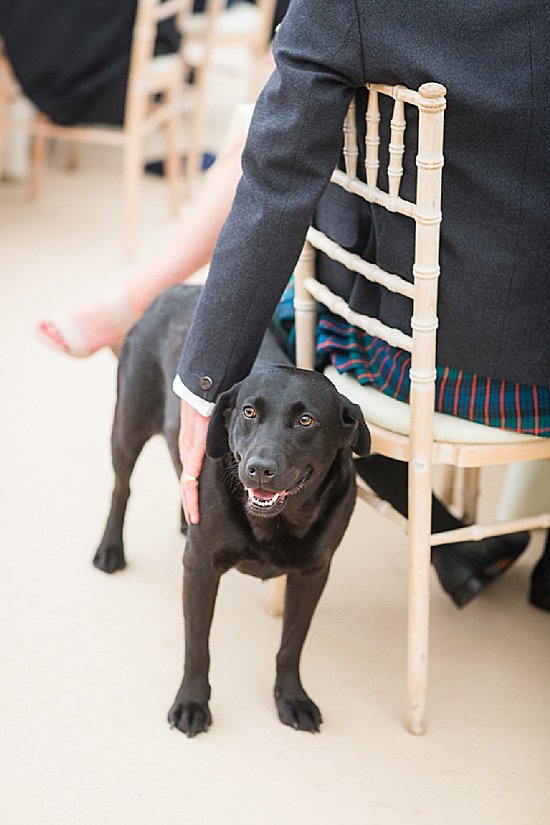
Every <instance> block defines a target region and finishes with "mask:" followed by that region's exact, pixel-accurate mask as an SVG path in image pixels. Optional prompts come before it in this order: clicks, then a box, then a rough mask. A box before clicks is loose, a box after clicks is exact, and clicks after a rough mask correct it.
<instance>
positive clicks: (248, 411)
mask: <svg viewBox="0 0 550 825" xmlns="http://www.w3.org/2000/svg"><path fill="white" fill-rule="evenodd" d="M243 414H244V417H245V418H256V410H255V409H254V407H243Z"/></svg>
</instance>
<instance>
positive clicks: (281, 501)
mask: <svg viewBox="0 0 550 825" xmlns="http://www.w3.org/2000/svg"><path fill="white" fill-rule="evenodd" d="M343 449H349V450H353V452H355V453H357V455H360V456H365V455H368V453H369V451H370V435H369V431H368V429H367V425H366V424H365V421H364V419H363V414H362V413H361V410H360V408H359V407H358V406H357V404H352V403H351V401H349V400H348V399H347V398H345V397H344V396H343V395H340V393H339V392H338V391H337V390H336V388H335V387H334V385H333V384H332V383H331V382H330V381H329V380H328V378H325V376H324V375H321V374H320V373H317V372H311V371H309V370H299V369H295V368H293V367H267V368H266V369H262V370H258V371H257V372H253V373H252V374H251V375H250V376H249V377H248V378H246V379H245V380H244V381H241V383H240V384H236V385H235V386H234V387H233V388H232V389H230V390H228V391H227V392H225V393H223V394H222V395H220V397H219V399H218V402H217V404H216V406H215V409H214V413H213V415H212V418H211V420H210V425H209V427H208V434H207V439H206V453H207V455H208V456H209V457H210V458H222V457H223V456H224V455H226V454H227V453H228V452H229V451H231V452H232V453H233V456H234V458H235V460H236V462H237V464H238V474H239V479H240V481H241V482H242V484H243V485H244V487H245V488H246V489H247V490H248V505H247V506H248V508H249V509H250V511H251V512H253V513H254V514H255V515H259V516H264V517H267V516H274V515H278V514H279V513H280V512H281V511H282V510H283V509H284V507H285V505H286V503H287V499H288V497H289V496H292V495H295V494H296V493H299V492H300V491H301V490H302V489H304V488H305V487H306V486H307V485H311V486H313V485H316V483H318V482H319V479H321V478H323V477H324V476H325V475H326V473H327V472H328V469H329V468H330V466H331V465H332V463H333V461H334V459H335V458H336V455H337V454H338V452H339V451H340V450H343Z"/></svg>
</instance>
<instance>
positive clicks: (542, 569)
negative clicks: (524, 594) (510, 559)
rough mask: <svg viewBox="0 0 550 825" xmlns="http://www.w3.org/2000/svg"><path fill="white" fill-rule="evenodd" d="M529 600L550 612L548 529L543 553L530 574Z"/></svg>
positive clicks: (549, 537)
mask: <svg viewBox="0 0 550 825" xmlns="http://www.w3.org/2000/svg"><path fill="white" fill-rule="evenodd" d="M529 601H530V602H531V604H534V605H535V607H540V609H541V610H547V611H548V612H550V531H549V532H548V533H547V535H546V544H545V545H544V551H543V554H542V556H541V557H540V559H539V561H538V562H537V564H536V566H535V569H534V570H533V575H532V576H531V590H530V592H529Z"/></svg>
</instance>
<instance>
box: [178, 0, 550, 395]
mask: <svg viewBox="0 0 550 825" xmlns="http://www.w3.org/2000/svg"><path fill="white" fill-rule="evenodd" d="M549 43H550V4H549V2H548V0H498V2H497V0H445V2H443V3H442V2H441V0H414V2H403V0H292V2H291V4H290V9H289V11H288V13H287V16H286V18H285V20H284V21H283V24H282V25H281V28H280V31H279V34H278V35H277V37H276V39H275V49H274V51H275V57H276V62H277V71H276V72H275V73H274V75H273V76H272V78H271V79H270V81H269V83H268V84H267V86H266V88H265V89H264V91H263V93H262V95H261V97H260V100H259V101H258V104H257V106H256V111H255V114H254V118H253V121H252V125H251V128H250V133H249V139H248V142H247V146H246V149H245V153H244V157H243V178H242V180H241V182H240V184H239V187H238V191H237V196H236V198H235V202H234V205H233V208H232V210H231V213H230V215H229V218H228V220H227V222H226V224H225V226H224V228H223V230H222V232H221V234H220V237H219V240H218V244H217V246H216V249H215V252H214V256H213V259H212V265H211V270H210V276H209V278H208V282H207V285H206V287H205V290H204V293H203V296H202V299H201V302H200V306H199V308H198V311H197V314H196V318H195V321H194V325H193V328H192V333H191V334H190V336H189V338H188V341H187V344H186V346H185V349H184V351H183V353H182V357H181V361H180V365H179V370H178V371H179V374H180V377H181V379H182V381H183V382H184V384H185V385H186V386H187V387H188V388H189V389H190V390H191V391H192V392H193V393H195V394H197V395H199V396H201V397H202V398H205V399H207V400H213V399H215V397H216V396H217V395H218V393H219V392H220V391H222V390H224V389H226V388H228V387H229V386H230V385H232V384H233V383H234V382H235V381H238V380H240V379H242V378H243V376H245V375H246V373H247V372H248V370H249V368H250V366H251V364H252V362H253V360H254V357H255V354H256V352H257V350H258V347H259V343H260V339H261V337H262V334H263V332H264V330H265V329H266V327H267V325H268V323H269V320H270V318H271V315H272V313H273V310H274V308H275V306H276V304H277V301H278V300H279V297H280V295H281V293H282V290H283V289H284V287H285V285H286V283H287V281H288V279H289V277H290V275H291V273H292V271H293V268H294V266H295V263H296V260H297V258H298V255H299V253H300V249H301V247H302V244H303V241H304V237H305V233H306V231H307V227H308V225H309V223H310V221H311V220H312V217H313V215H314V213H315V222H316V223H317V225H319V226H320V227H322V228H323V229H324V230H325V231H326V232H327V233H328V234H329V235H331V236H332V237H333V238H334V239H335V240H337V241H339V242H342V243H343V245H344V246H346V247H347V248H349V249H353V250H354V251H357V252H359V253H360V254H362V255H363V256H364V257H366V258H368V259H369V260H373V261H375V262H377V263H379V264H380V265H381V266H382V267H384V268H385V269H388V270H389V271H394V272H398V273H400V274H401V275H404V276H405V277H410V272H411V267H412V244H413V226H412V221H410V220H409V219H407V218H405V217H402V216H398V215H391V214H387V213H385V212H383V211H382V210H379V209H378V208H376V207H375V208H372V207H370V206H365V205H364V204H362V203H361V202H360V201H359V200H358V199H357V198H355V197H353V196H348V195H346V194H339V193H335V191H334V189H335V187H334V186H333V185H332V184H331V185H330V186H329V187H328V189H327V181H328V179H329V177H330V174H331V172H332V169H333V168H334V166H335V165H336V164H337V163H338V161H339V156H340V152H341V146H342V122H343V118H344V115H345V112H346V110H347V107H348V105H349V103H350V100H351V99H352V97H353V95H354V94H356V93H357V96H358V102H359V109H361V108H362V107H364V98H365V94H364V92H362V91H358V90H361V88H362V87H363V86H364V84H365V83H366V82H367V81H370V82H375V83H389V84H394V83H403V84H405V85H407V86H409V87H413V88H417V87H418V86H420V85H421V84H422V83H425V82H427V81H438V82H440V83H443V84H444V85H445V86H446V87H447V89H448V98H447V100H448V108H447V113H446V124H445V149H444V153H445V168H444V171H443V224H442V242H441V281H440V300H439V310H438V311H439V316H440V333H439V347H438V354H437V360H438V363H439V364H446V365H448V366H452V367H457V368H461V369H464V370H467V371H470V372H476V373H478V374H480V375H484V376H490V377H494V378H504V379H508V380H510V381H519V382H523V383H528V384H539V385H550V346H549V344H550V313H549V304H550V205H549V201H550V151H549V146H548V144H549V134H550V91H549V90H550V48H549ZM408 115H409V116H410V117H411V118H412V117H413V113H412V112H410V113H408ZM414 126H415V124H414V121H413V122H412V124H411V127H412V128H411V130H410V131H411V133H412V138H413V139H414ZM413 155H414V153H413V152H409V153H407V152H406V153H405V175H404V178H403V189H402V194H403V195H404V197H413V196H414V156H413ZM383 161H384V159H383V158H382V162H383ZM381 183H382V185H383V184H384V181H383V180H382V181H381ZM325 190H326V191H325ZM323 193H324V194H323ZM321 196H323V197H322V198H321ZM320 199H321V200H320ZM319 270H320V273H321V278H322V280H325V281H326V282H328V283H329V285H332V286H333V288H334V286H335V284H334V279H335V278H336V279H337V281H338V285H337V291H339V292H340V293H342V294H346V296H349V297H350V298H351V301H352V303H353V304H354V305H355V306H356V307H357V308H362V309H363V310H367V311H371V312H372V311H375V312H377V313H378V315H379V317H380V318H381V319H382V320H383V321H385V322H386V323H392V324H397V325H398V326H400V327H401V328H402V329H404V330H406V329H407V324H408V321H407V316H408V313H409V311H410V307H408V306H407V299H404V298H402V297H400V296H395V295H392V294H389V293H388V292H387V291H385V290H384V289H383V288H379V287H374V288H370V287H367V286H365V285H363V284H362V282H361V284H359V283H356V279H355V278H354V277H351V276H345V277H344V278H340V277H339V276H340V275H341V273H339V272H338V269H337V267H335V266H334V265H332V264H329V263H328V262H327V260H326V259H323V257H322V256H321V257H320V260H319ZM358 277H359V276H358ZM205 376H208V377H210V378H211V381H212V386H211V388H210V389H208V390H204V389H201V387H200V385H199V381H200V379H201V378H203V377H205ZM208 383H209V382H204V381H203V382H202V384H203V385H205V384H208Z"/></svg>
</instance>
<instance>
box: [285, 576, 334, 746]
mask: <svg viewBox="0 0 550 825" xmlns="http://www.w3.org/2000/svg"><path fill="white" fill-rule="evenodd" d="M328 573H329V565H327V567H326V568H324V569H323V570H321V571H320V572H318V573H314V574H302V573H298V572H292V573H289V575H288V576H287V586H286V595H285V608H284V617H283V637H282V641H281V647H280V648H279V652H278V654H277V678H276V680H275V704H276V706H277V712H278V714H279V719H280V720H281V722H282V723H283V725H290V727H291V728H294V729H295V730H305V731H310V732H311V733H318V732H319V730H320V725H321V722H322V718H321V711H320V710H319V708H318V707H317V705H316V704H315V702H313V701H312V700H311V699H310V698H309V696H308V695H307V693H306V692H305V690H304V689H303V687H302V682H301V680H300V656H301V654H302V647H303V645H304V642H305V639H306V636H307V632H308V630H309V625H310V623H311V619H312V617H313V613H314V612H315V608H316V607H317V603H318V601H319V599H320V598H321V593H322V592H323V589H324V587H325V584H326V581H327V578H328Z"/></svg>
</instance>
